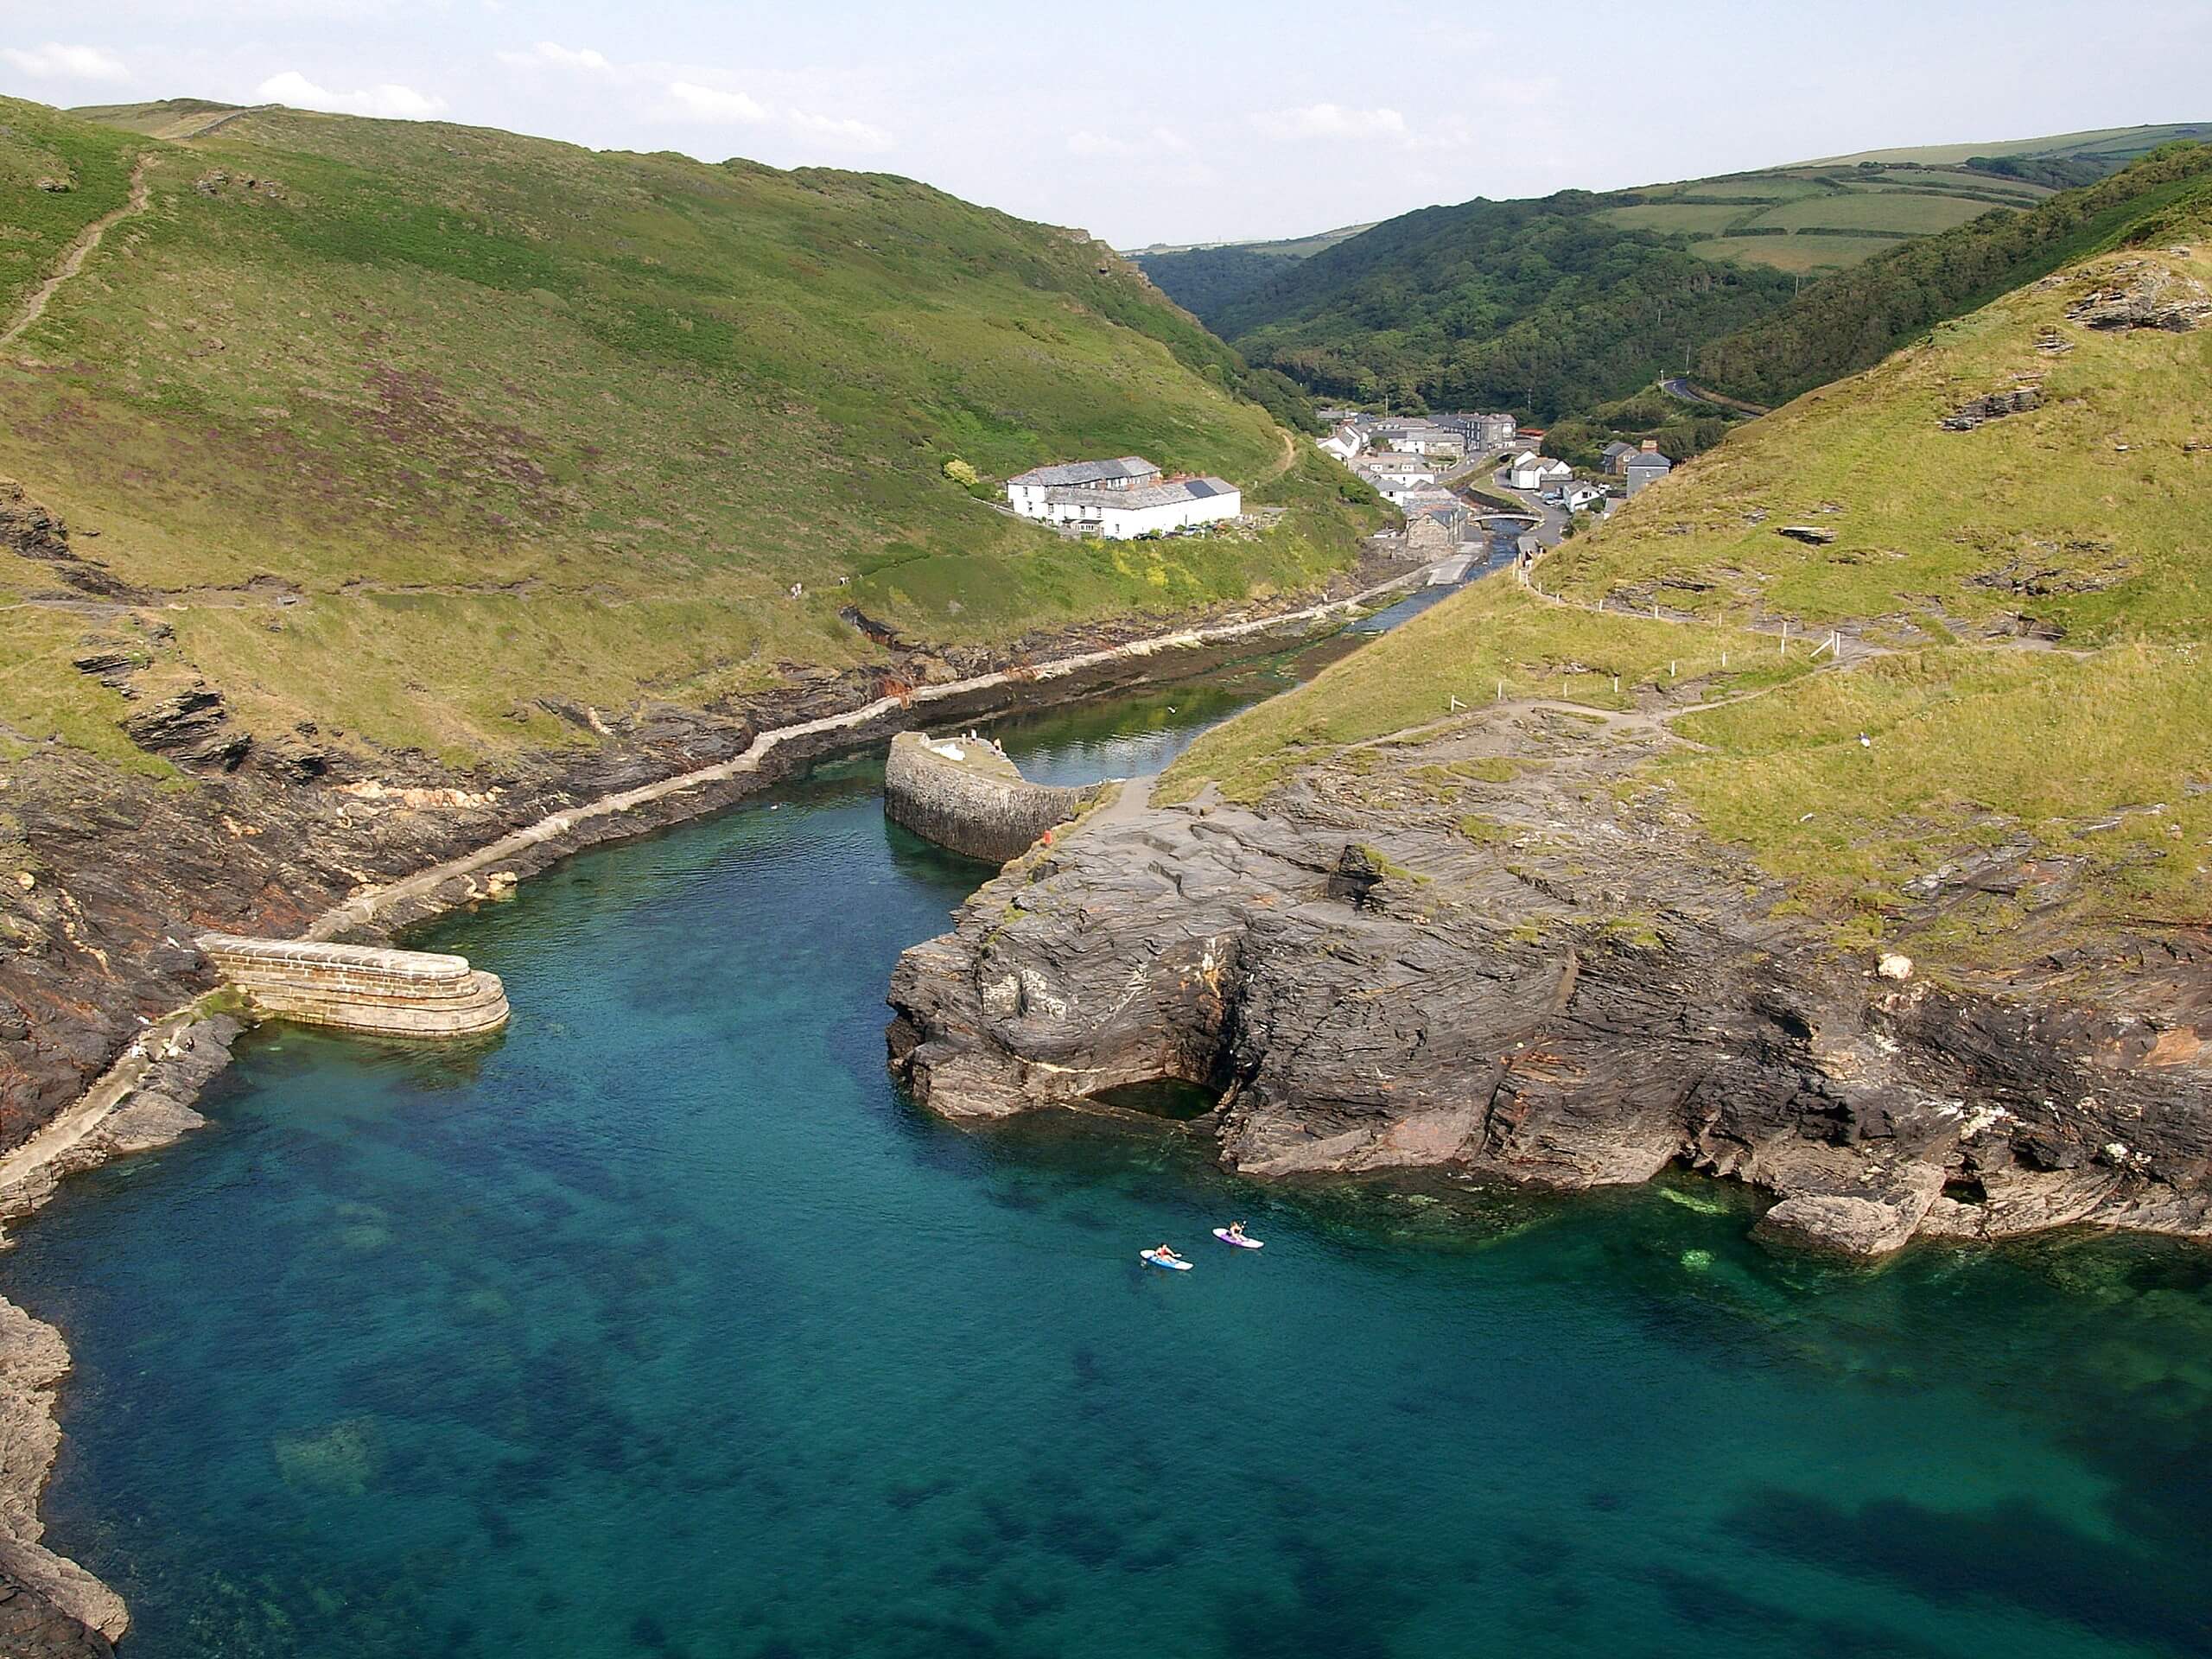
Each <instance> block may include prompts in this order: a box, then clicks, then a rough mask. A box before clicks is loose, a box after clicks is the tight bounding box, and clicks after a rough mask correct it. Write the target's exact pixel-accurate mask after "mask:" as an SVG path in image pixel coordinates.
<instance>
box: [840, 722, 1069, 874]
mask: <svg viewBox="0 0 2212 1659" xmlns="http://www.w3.org/2000/svg"><path fill="white" fill-rule="evenodd" d="M1098 790H1099V785H1090V787H1088V788H1084V789H1064V788H1059V787H1056V786H1054V785H1050V784H1033V783H1031V782H1030V781H1029V780H1028V779H1027V778H1024V777H1023V776H1022V775H1021V768H1020V767H1019V766H1015V765H1014V762H1013V761H1012V760H1008V759H1007V753H1006V751H1005V750H1003V749H1001V747H999V746H998V745H997V744H995V743H994V742H992V741H990V740H989V739H988V738H986V737H974V736H969V737H951V738H931V737H930V736H929V735H928V734H925V733H922V732H901V733H899V735H898V736H896V737H894V738H893V739H892V740H891V758H890V760H888V761H887V763H886V764H885V766H884V769H883V810H884V811H885V813H886V814H887V816H888V817H890V819H891V821H892V822H893V823H898V824H903V825H905V826H906V828H907V829H911V830H912V831H913V832H914V833H915V834H916V835H918V836H921V837H922V839H923V840H925V841H933V842H936V843H937V844H938V846H940V847H946V848H950V849H951V850H952V851H954V852H956V853H960V854H963V855H966V856H967V857H969V858H978V859H982V860H984V861H986V862H988V863H992V864H1003V863H1005V862H1006V861H1007V860H1008V859H1010V858H1019V857H1020V856H1021V855H1022V854H1024V853H1026V852H1027V851H1028V850H1029V849H1030V848H1031V847H1032V846H1033V845H1035V844H1036V842H1037V838H1038V837H1039V836H1042V835H1043V834H1044V833H1045V832H1046V830H1048V829H1052V828H1053V827H1054V826H1055V825H1057V824H1062V823H1066V822H1067V821H1068V820H1069V819H1070V818H1072V817H1075V816H1076V814H1077V813H1078V812H1080V811H1082V810H1083V809H1084V807H1085V806H1087V805H1089V804H1090V802H1091V801H1092V800H1094V799H1095V798H1096V797H1097V794H1098Z"/></svg>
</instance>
